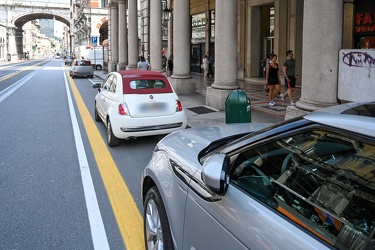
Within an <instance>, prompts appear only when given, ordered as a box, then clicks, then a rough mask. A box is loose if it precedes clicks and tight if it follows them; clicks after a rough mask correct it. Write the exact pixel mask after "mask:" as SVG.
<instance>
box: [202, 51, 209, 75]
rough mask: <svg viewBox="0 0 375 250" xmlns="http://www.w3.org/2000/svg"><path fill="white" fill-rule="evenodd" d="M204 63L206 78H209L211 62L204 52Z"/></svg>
mask: <svg viewBox="0 0 375 250" xmlns="http://www.w3.org/2000/svg"><path fill="white" fill-rule="evenodd" d="M202 64H203V70H204V79H208V68H209V62H208V58H207V55H206V54H204V56H203V61H202Z"/></svg>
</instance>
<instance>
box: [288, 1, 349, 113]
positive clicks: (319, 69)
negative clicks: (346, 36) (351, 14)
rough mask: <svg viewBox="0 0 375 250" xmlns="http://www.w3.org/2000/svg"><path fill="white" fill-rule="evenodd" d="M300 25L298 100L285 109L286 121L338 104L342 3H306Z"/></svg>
mask: <svg viewBox="0 0 375 250" xmlns="http://www.w3.org/2000/svg"><path fill="white" fill-rule="evenodd" d="M332 10H335V11H334V12H332ZM317 23H319V27H317V26H316V24H317ZM303 25H304V26H303V43H302V44H303V45H302V47H303V49H302V51H303V56H302V58H303V59H302V72H303V76H302V89H301V99H300V100H299V101H297V103H296V106H295V107H293V106H289V107H288V108H287V113H286V116H285V118H286V119H289V118H292V117H296V116H299V115H302V114H306V113H309V112H311V111H314V110H317V109H320V108H323V107H328V106H332V105H336V104H337V83H338V64H339V62H338V53H339V51H340V49H341V44H342V27H343V26H342V25H343V1H342V0H331V1H321V2H319V4H316V1H315V0H305V5H304V18H303ZM322 34H329V36H322Z"/></svg>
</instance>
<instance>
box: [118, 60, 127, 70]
mask: <svg viewBox="0 0 375 250" xmlns="http://www.w3.org/2000/svg"><path fill="white" fill-rule="evenodd" d="M125 69H126V63H123V62H120V63H118V64H117V70H125Z"/></svg>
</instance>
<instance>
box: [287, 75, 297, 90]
mask: <svg viewBox="0 0 375 250" xmlns="http://www.w3.org/2000/svg"><path fill="white" fill-rule="evenodd" d="M288 78H289V80H290V81H289V82H288V80H287V79H286V77H285V85H286V86H287V87H288V89H290V88H292V89H294V88H295V87H296V77H295V76H288Z"/></svg>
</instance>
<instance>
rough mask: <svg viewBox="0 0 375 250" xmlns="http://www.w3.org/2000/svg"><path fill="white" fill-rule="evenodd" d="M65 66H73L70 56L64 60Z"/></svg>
mask: <svg viewBox="0 0 375 250" xmlns="http://www.w3.org/2000/svg"><path fill="white" fill-rule="evenodd" d="M64 62H65V65H72V64H73V57H71V56H66V57H65V58H64Z"/></svg>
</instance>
